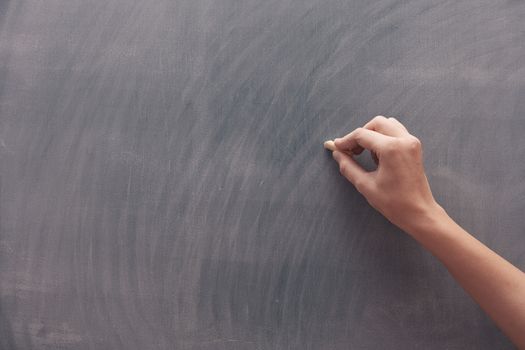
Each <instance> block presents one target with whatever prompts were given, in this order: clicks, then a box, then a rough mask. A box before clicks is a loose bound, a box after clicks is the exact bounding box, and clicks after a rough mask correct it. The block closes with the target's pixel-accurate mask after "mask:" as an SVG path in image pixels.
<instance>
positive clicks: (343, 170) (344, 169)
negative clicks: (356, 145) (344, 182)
mask: <svg viewBox="0 0 525 350" xmlns="http://www.w3.org/2000/svg"><path fill="white" fill-rule="evenodd" d="M347 170H348V166H347V165H346V164H345V163H340V164H339V172H340V173H341V174H343V175H344V174H346V172H347Z"/></svg>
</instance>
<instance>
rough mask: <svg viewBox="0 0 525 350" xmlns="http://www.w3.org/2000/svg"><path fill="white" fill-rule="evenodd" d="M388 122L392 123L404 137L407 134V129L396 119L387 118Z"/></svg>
mask: <svg viewBox="0 0 525 350" xmlns="http://www.w3.org/2000/svg"><path fill="white" fill-rule="evenodd" d="M388 120H389V121H390V122H391V123H393V124H394V125H396V126H397V128H398V129H399V130H400V131H401V132H402V133H403V135H406V134H408V133H409V132H408V130H407V128H405V126H404V125H403V124H401V122H400V121H399V120H397V119H396V118H394V117H390V118H388Z"/></svg>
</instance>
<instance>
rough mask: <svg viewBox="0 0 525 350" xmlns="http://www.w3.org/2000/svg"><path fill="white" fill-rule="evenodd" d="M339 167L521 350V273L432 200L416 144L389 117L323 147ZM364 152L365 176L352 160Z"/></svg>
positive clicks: (524, 334) (524, 310)
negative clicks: (372, 163) (368, 156)
mask: <svg viewBox="0 0 525 350" xmlns="http://www.w3.org/2000/svg"><path fill="white" fill-rule="evenodd" d="M325 147H327V148H329V149H331V150H333V157H334V159H335V160H336V161H337V162H338V163H339V168H340V171H341V173H342V175H343V176H345V177H346V178H347V179H348V180H349V181H350V182H351V183H353V184H354V186H355V187H356V189H357V190H358V191H359V192H360V193H361V194H363V196H365V198H366V199H367V200H368V202H369V203H370V204H371V205H372V206H373V207H374V208H375V209H377V210H378V211H379V212H381V213H382V214H383V215H384V216H385V217H386V218H387V219H388V220H390V221H391V222H392V223H393V224H395V225H397V226H398V227H400V228H401V229H403V230H404V231H405V232H407V233H408V234H410V235H411V236H412V237H413V238H414V239H416V240H417V241H418V242H419V243H420V244H421V245H423V246H424V247H425V248H426V249H428V250H429V251H430V252H431V253H432V254H433V255H434V256H436V257H437V258H438V259H439V260H441V262H442V263H443V264H444V265H445V266H446V267H447V269H448V270H449V272H450V273H451V274H452V276H454V278H455V279H456V280H457V281H458V283H459V284H460V285H461V286H462V287H463V289H465V290H466V291H467V292H468V293H469V294H470V295H471V296H472V297H473V298H474V300H476V302H477V303H478V304H479V305H480V306H481V308H482V309H483V310H485V312H487V314H488V315H489V316H490V317H491V318H492V319H493V320H494V321H495V322H496V324H497V325H498V326H499V327H500V328H501V329H502V330H503V332H505V334H507V336H508V337H509V338H510V339H511V340H512V341H513V342H514V343H515V344H516V345H517V346H518V347H520V348H523V349H525V274H524V273H523V272H522V271H520V270H519V269H518V268H516V267H515V266H513V265H512V264H510V263H509V262H507V261H506V260H505V259H503V258H502V257H500V256H499V255H498V254H496V253H494V252H493V251H492V250H490V249H489V248H488V247H486V246H485V245H484V244H483V243H481V242H480V241H478V240H477V239H475V238H474V237H473V236H471V235H470V234H469V233H468V232H467V231H465V230H464V229H463V228H461V227H460V226H459V225H458V224H457V223H455V222H454V220H452V219H451V218H450V217H449V216H448V215H447V213H446V212H445V210H444V209H443V208H442V207H441V206H439V204H438V203H437V202H436V201H435V200H434V197H433V196H432V192H431V190H430V186H429V184H428V181H427V178H426V175H425V171H424V168H423V161H422V148H421V143H420V142H419V140H418V139H417V138H415V137H414V136H412V135H410V133H409V132H408V131H407V130H406V128H405V127H404V126H403V125H402V124H401V123H400V122H399V121H397V120H396V119H394V118H385V117H376V118H374V119H372V120H371V121H370V122H369V123H367V124H366V125H365V126H364V127H363V128H358V129H356V130H354V131H352V132H351V133H349V134H348V135H346V136H344V137H342V138H339V139H335V140H334V143H331V142H328V143H325ZM363 149H368V150H370V151H372V152H373V153H374V154H375V155H376V156H377V159H378V167H377V169H376V170H375V171H372V172H367V171H365V170H364V169H363V168H362V167H361V166H359V164H358V163H357V162H356V161H355V160H354V159H353V156H352V154H359V153H361V152H362V151H363Z"/></svg>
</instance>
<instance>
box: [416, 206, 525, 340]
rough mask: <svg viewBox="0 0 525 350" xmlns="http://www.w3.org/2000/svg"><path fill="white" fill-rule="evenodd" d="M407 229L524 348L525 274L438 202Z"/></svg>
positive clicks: (510, 336)
mask: <svg viewBox="0 0 525 350" xmlns="http://www.w3.org/2000/svg"><path fill="white" fill-rule="evenodd" d="M407 231H409V233H410V234H411V235H412V236H413V237H414V238H415V239H416V240H417V241H418V242H419V243H421V245H423V246H424V247H425V248H426V249H428V250H429V251H430V252H431V253H432V254H433V255H434V256H436V257H437V258H438V259H439V260H441V262H442V263H443V264H444V265H445V266H446V267H447V269H448V270H449V271H450V273H451V274H452V276H454V278H455V279H456V280H457V281H458V282H459V284H460V285H461V286H462V287H463V289H465V291H467V292H468V293H469V294H470V295H471V296H472V297H473V298H474V299H475V300H476V301H477V303H478V304H479V305H480V306H481V308H482V309H483V310H485V312H487V314H489V316H490V317H491V318H492V319H493V320H494V321H495V322H496V324H498V326H499V327H500V328H501V329H502V330H503V331H504V332H505V333H506V334H507V335H508V336H509V338H511V339H512V341H513V342H514V343H515V344H516V345H517V346H518V347H520V348H524V349H525V274H524V273H523V272H522V271H520V270H519V269H518V268H516V267H514V266H513V265H512V264H510V263H509V262H507V261H506V260H505V259H503V258H502V257H500V256H499V255H497V254H496V253H494V252H493V251H492V250H490V249H489V248H487V247H486V246H485V245H484V244H483V243H481V242H480V241H478V240H477V239H475V238H474V237H473V236H471V235H470V234H469V233H468V232H466V231H465V230H464V229H463V228H461V227H460V226H459V225H458V224H456V223H455V222H454V220H452V219H451V218H450V217H449V216H448V215H447V214H446V212H445V211H444V210H443V209H442V208H441V207H439V206H436V208H433V209H432V210H431V211H430V212H429V213H428V215H426V216H425V217H424V218H421V219H420V220H419V221H418V223H416V224H415V225H414V227H411V228H409V229H408V230H407Z"/></svg>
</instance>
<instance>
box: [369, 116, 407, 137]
mask: <svg viewBox="0 0 525 350" xmlns="http://www.w3.org/2000/svg"><path fill="white" fill-rule="evenodd" d="M363 128H365V129H369V130H374V131H377V132H379V133H381V134H383V135H389V136H400V135H399V134H400V133H401V131H400V130H399V127H398V125H397V124H394V123H393V122H392V121H391V120H389V119H387V118H385V117H383V116H382V115H378V116H377V117H375V118H373V119H372V120H370V121H369V122H368V123H366V124H365V125H364V126H363Z"/></svg>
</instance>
